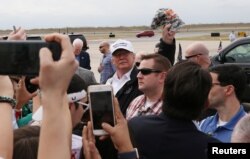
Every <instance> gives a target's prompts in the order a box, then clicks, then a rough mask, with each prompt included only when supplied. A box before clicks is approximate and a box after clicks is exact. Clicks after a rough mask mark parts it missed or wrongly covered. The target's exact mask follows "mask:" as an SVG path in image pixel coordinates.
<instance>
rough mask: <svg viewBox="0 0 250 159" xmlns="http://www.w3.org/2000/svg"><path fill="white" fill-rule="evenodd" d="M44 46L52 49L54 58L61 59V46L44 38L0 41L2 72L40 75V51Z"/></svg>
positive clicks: (6, 73) (0, 66)
mask: <svg viewBox="0 0 250 159" xmlns="http://www.w3.org/2000/svg"><path fill="white" fill-rule="evenodd" d="M42 47H47V48H49V49H50V50H51V52H52V56H53V59H54V60H59V59H60V56H61V46H60V44H58V43H56V42H45V41H43V40H32V41H21V40H20V41H19V40H18V41H14V40H13V41H5V40H2V41H0V74H2V75H38V73H39V66H40V61H39V51H40V49H41V48H42Z"/></svg>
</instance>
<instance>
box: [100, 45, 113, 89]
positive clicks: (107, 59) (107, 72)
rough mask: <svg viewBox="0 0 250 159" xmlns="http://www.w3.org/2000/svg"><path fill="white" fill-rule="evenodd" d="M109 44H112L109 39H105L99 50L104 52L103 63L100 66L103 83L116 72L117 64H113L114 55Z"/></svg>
mask: <svg viewBox="0 0 250 159" xmlns="http://www.w3.org/2000/svg"><path fill="white" fill-rule="evenodd" d="M109 46H110V45H109V43H108V42H107V41H103V42H101V43H100V45H99V50H100V52H101V53H102V54H103V57H102V59H101V63H100V65H99V67H98V72H99V73H100V77H101V79H100V83H101V84H105V83H106V81H107V80H108V79H109V78H110V77H111V76H112V75H113V74H114V73H115V66H114V65H113V64H112V55H111V52H110V49H109Z"/></svg>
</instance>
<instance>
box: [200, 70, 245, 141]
mask: <svg viewBox="0 0 250 159" xmlns="http://www.w3.org/2000/svg"><path fill="white" fill-rule="evenodd" d="M210 74H211V77H212V88H211V90H210V92H209V96H208V100H209V107H210V108H213V109H215V110H217V113H216V114H215V115H214V116H210V117H208V118H206V119H204V120H203V121H202V122H201V123H200V129H201V131H203V132H205V133H207V134H209V135H211V136H213V137H215V138H217V139H219V140H220V141H222V142H230V140H231V135H232V132H233V128H234V127H235V125H236V124H237V122H238V121H239V120H240V119H241V118H242V117H243V116H244V115H246V112H245V111H244V109H243V106H242V105H241V103H240V101H241V97H242V94H243V92H244V89H245V87H246V82H247V80H246V75H245V73H244V71H243V70H242V69H241V68H240V67H238V66H236V65H219V66H214V67H211V68H210Z"/></svg>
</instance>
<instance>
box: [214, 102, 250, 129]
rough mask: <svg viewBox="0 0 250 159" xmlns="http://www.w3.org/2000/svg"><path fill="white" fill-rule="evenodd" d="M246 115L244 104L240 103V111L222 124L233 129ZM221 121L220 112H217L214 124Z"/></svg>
mask: <svg viewBox="0 0 250 159" xmlns="http://www.w3.org/2000/svg"><path fill="white" fill-rule="evenodd" d="M244 115H246V112H245V111H244V108H243V106H242V105H240V109H239V111H238V112H237V113H236V114H235V115H234V116H233V117H232V118H231V119H230V120H229V121H228V122H227V124H225V125H223V126H221V127H224V128H226V129H229V130H233V129H234V127H235V125H236V123H237V122H238V121H239V120H240V118H242V117H243V116H244ZM218 121H219V116H218V113H216V114H215V117H214V119H213V121H212V125H217V122H218Z"/></svg>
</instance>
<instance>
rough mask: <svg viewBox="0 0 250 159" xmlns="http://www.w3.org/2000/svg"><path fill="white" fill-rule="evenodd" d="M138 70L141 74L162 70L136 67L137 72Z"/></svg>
mask: <svg viewBox="0 0 250 159" xmlns="http://www.w3.org/2000/svg"><path fill="white" fill-rule="evenodd" d="M139 72H141V74H143V75H149V74H151V73H161V72H162V71H160V70H154V69H150V68H142V69H138V73H139Z"/></svg>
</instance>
